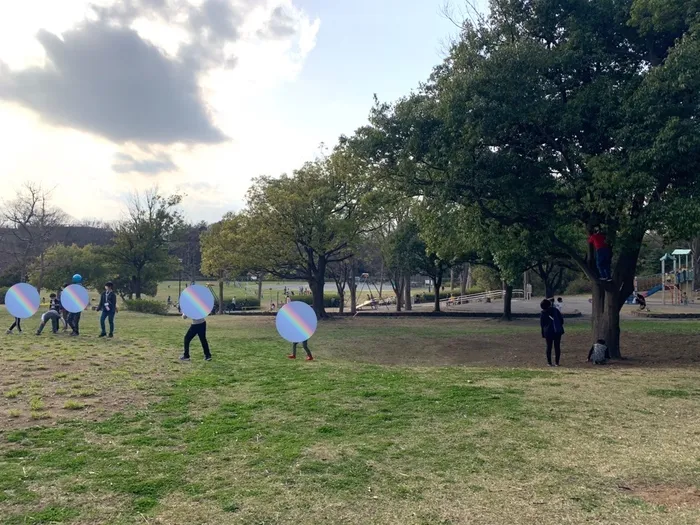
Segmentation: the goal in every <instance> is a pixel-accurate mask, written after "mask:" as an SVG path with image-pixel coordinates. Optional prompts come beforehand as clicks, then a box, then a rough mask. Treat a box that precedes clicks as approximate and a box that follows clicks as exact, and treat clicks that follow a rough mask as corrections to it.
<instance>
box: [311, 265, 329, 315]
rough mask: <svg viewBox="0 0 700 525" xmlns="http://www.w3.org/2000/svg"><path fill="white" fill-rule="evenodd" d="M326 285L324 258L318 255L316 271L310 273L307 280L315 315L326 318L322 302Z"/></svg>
mask: <svg viewBox="0 0 700 525" xmlns="http://www.w3.org/2000/svg"><path fill="white" fill-rule="evenodd" d="M325 285H326V259H325V258H323V257H319V259H318V265H317V267H316V273H315V274H312V275H311V279H310V280H309V288H311V294H312V297H313V308H314V312H316V317H318V318H319V319H326V318H327V317H328V314H327V313H326V307H325V306H324V304H323V289H324V287H325Z"/></svg>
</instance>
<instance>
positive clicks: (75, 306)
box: [61, 284, 90, 314]
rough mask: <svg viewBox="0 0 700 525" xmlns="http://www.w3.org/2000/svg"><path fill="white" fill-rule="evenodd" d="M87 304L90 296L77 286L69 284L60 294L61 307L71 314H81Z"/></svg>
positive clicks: (81, 287) (83, 288)
mask: <svg viewBox="0 0 700 525" xmlns="http://www.w3.org/2000/svg"><path fill="white" fill-rule="evenodd" d="M89 303H90V294H89V293H88V291H87V290H86V289H85V287H83V286H80V285H79V284H71V285H70V286H67V287H66V288H65V289H64V290H63V291H62V292H61V306H63V308H65V309H66V310H68V311H69V312H70V313H72V314H77V313H80V312H82V311H83V310H85V309H86V308H87V305H88V304H89Z"/></svg>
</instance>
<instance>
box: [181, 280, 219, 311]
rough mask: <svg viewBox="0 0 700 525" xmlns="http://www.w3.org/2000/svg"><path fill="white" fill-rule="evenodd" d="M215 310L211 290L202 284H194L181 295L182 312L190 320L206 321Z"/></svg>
mask: <svg viewBox="0 0 700 525" xmlns="http://www.w3.org/2000/svg"><path fill="white" fill-rule="evenodd" d="M213 308H214V296H213V295H212V293H211V290H209V288H207V287H206V286H202V285H201V284H193V285H191V286H188V287H187V288H185V289H184V291H183V292H182V293H181V294H180V311H181V312H182V313H183V314H185V315H186V316H187V317H189V318H190V319H204V318H205V317H206V316H208V315H209V314H210V313H211V311H212V310H213Z"/></svg>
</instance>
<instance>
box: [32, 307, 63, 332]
mask: <svg viewBox="0 0 700 525" xmlns="http://www.w3.org/2000/svg"><path fill="white" fill-rule="evenodd" d="M60 318H61V314H59V313H58V312H57V311H56V310H49V311H48V312H45V313H43V314H42V316H41V324H40V325H39V328H38V329H37V331H36V335H41V332H42V331H43V330H44V327H45V326H46V324H47V323H48V322H49V321H51V331H52V332H53V333H54V334H57V333H58V320H59V319H60Z"/></svg>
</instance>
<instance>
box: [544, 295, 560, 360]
mask: <svg viewBox="0 0 700 525" xmlns="http://www.w3.org/2000/svg"><path fill="white" fill-rule="evenodd" d="M540 308H542V313H541V314H540V327H541V328H542V338H543V339H545V340H546V341H547V364H548V365H549V366H559V358H560V357H561V336H562V335H564V317H563V316H562V315H561V312H560V311H559V310H557V309H556V308H554V307H553V306H552V303H551V302H550V301H548V300H547V299H545V300H544V301H542V302H541V303H540ZM552 346H554V364H552Z"/></svg>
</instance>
